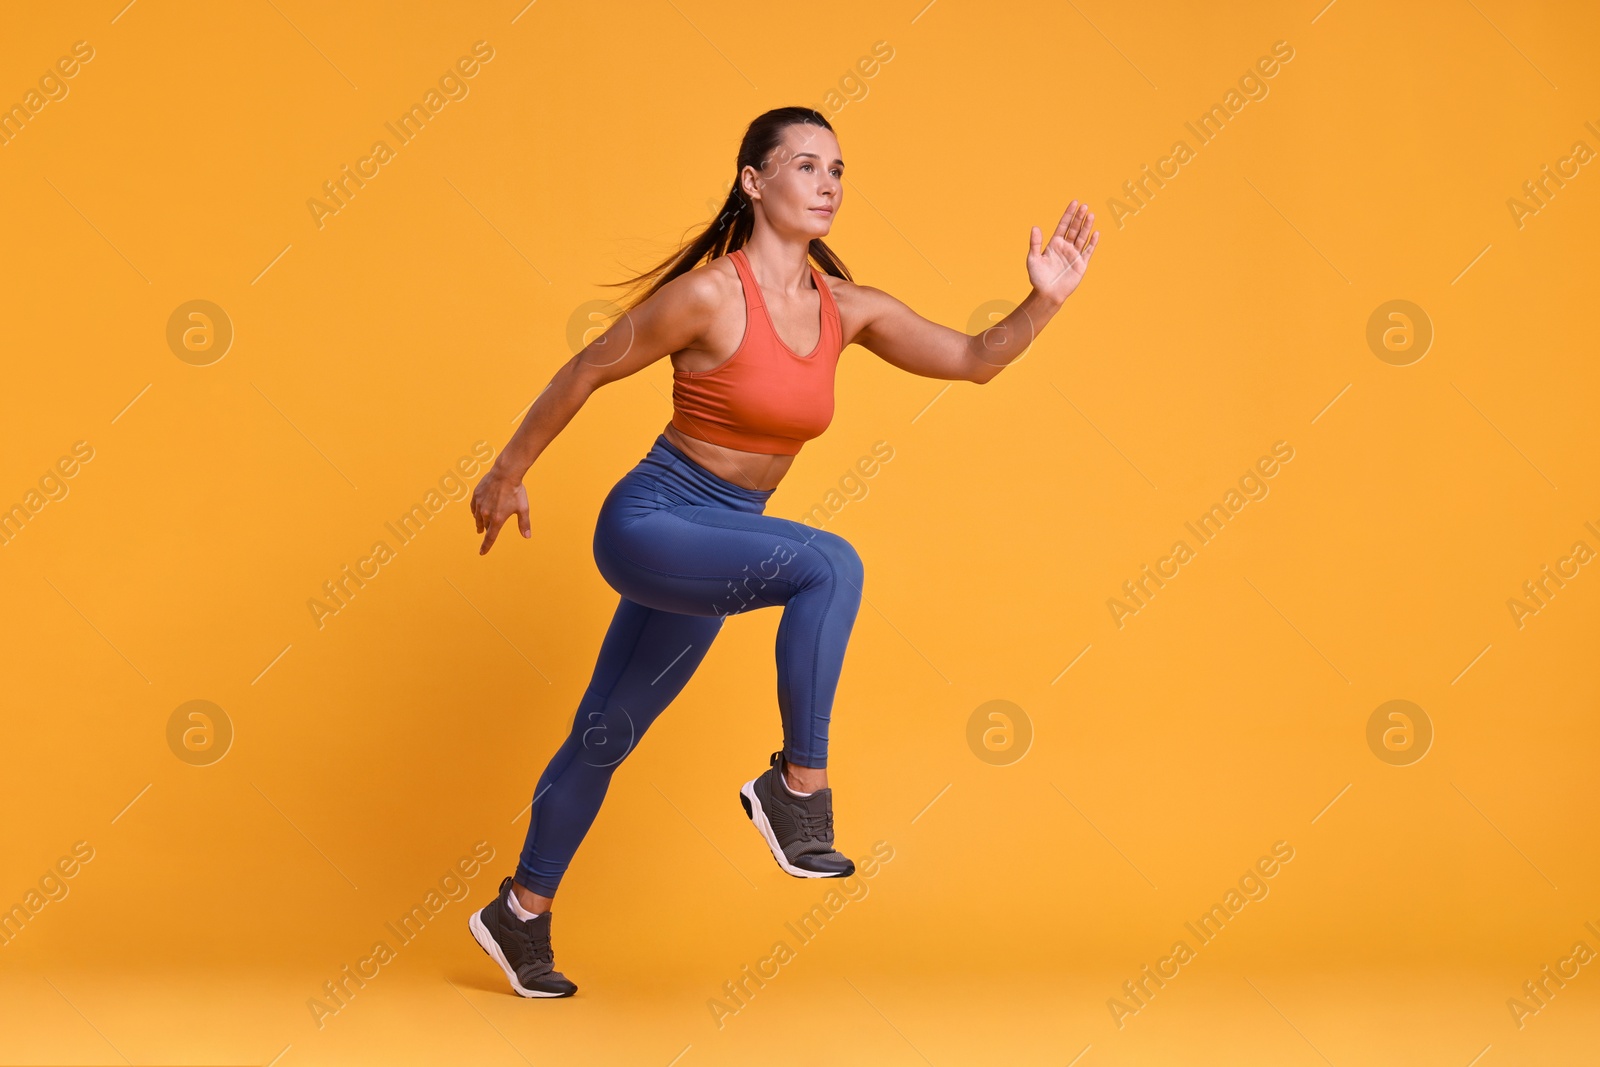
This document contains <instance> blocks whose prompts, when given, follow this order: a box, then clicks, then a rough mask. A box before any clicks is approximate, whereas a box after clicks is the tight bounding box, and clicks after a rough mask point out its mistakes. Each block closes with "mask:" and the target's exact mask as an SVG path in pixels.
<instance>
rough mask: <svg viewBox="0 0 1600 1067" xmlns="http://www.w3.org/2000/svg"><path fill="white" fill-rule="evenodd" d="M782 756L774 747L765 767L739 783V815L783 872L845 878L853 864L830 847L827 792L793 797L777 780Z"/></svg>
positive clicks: (830, 804)
mask: <svg viewBox="0 0 1600 1067" xmlns="http://www.w3.org/2000/svg"><path fill="white" fill-rule="evenodd" d="M782 760H783V750H782V749H779V750H778V751H777V752H774V753H773V754H772V759H771V761H770V763H771V766H769V767H768V768H767V769H766V770H765V771H763V772H761V774H760V776H758V777H756V778H752V779H751V780H750V781H748V782H746V783H745V784H744V785H743V786H741V787H740V789H739V803H740V804H742V805H744V813H745V814H746V815H748V816H750V821H751V822H753V823H755V826H756V829H757V830H759V831H761V836H762V838H763V839H764V840H765V841H766V842H767V847H768V848H770V849H771V850H772V858H773V859H775V860H777V861H778V866H779V867H782V868H783V869H784V870H785V871H787V872H788V873H790V874H792V875H794V876H795V877H796V878H848V877H849V876H850V875H852V874H854V873H855V872H856V865H855V864H854V863H852V862H851V861H850V857H848V856H846V855H845V854H844V853H842V852H837V851H835V850H834V847H833V790H832V789H828V788H824V789H818V790H817V791H816V792H814V793H812V794H811V795H810V796H808V797H797V796H795V795H794V794H793V793H791V792H790V791H789V787H788V785H786V784H785V783H784V781H783V763H782Z"/></svg>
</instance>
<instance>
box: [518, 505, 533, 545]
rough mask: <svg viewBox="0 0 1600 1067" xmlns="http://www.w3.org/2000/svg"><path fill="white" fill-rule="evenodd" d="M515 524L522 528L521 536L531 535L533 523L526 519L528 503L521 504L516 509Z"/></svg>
mask: <svg viewBox="0 0 1600 1067" xmlns="http://www.w3.org/2000/svg"><path fill="white" fill-rule="evenodd" d="M517 525H518V526H520V527H521V528H522V536H523V537H532V536H533V524H532V523H531V522H529V521H528V505H527V504H523V505H522V506H521V507H520V508H518V509H517Z"/></svg>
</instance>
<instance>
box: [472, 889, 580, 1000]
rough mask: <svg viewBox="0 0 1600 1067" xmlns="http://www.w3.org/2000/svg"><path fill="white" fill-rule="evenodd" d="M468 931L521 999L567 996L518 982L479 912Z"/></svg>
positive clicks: (474, 915)
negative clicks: (541, 990)
mask: <svg viewBox="0 0 1600 1067" xmlns="http://www.w3.org/2000/svg"><path fill="white" fill-rule="evenodd" d="M497 902H498V900H497ZM467 929H468V930H471V931H472V939H473V940H474V941H476V942H477V943H478V947H479V948H481V949H483V951H485V952H487V953H488V954H489V958H490V959H492V960H494V961H495V962H496V963H498V964H499V965H500V969H501V970H502V971H504V972H506V978H507V979H509V980H510V982H511V988H512V990H513V991H515V992H516V994H517V995H518V996H519V997H560V996H565V995H566V994H564V993H541V992H538V991H537V990H533V989H528V988H526V987H525V986H523V984H522V983H521V982H519V981H517V972H516V971H514V970H512V969H511V964H510V963H509V962H508V961H507V960H506V954H505V953H504V952H501V951H500V946H499V945H497V944H496V943H495V940H494V938H493V937H492V936H490V934H489V928H488V927H487V926H485V925H483V920H482V919H480V918H478V913H477V912H473V913H472V917H471V918H470V919H468V920H467Z"/></svg>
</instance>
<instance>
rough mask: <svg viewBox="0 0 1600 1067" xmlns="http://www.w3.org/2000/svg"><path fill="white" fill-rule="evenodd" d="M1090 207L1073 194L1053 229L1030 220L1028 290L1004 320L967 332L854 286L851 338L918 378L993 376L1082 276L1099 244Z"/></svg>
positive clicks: (1030, 339)
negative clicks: (858, 320) (1046, 232)
mask: <svg viewBox="0 0 1600 1067" xmlns="http://www.w3.org/2000/svg"><path fill="white" fill-rule="evenodd" d="M1093 223H1094V212H1092V211H1090V210H1089V205H1088V204H1083V205H1081V206H1080V205H1079V203H1078V201H1076V200H1074V201H1073V202H1072V203H1071V204H1069V205H1068V206H1067V210H1066V212H1065V213H1063V214H1062V216H1061V221H1060V223H1059V224H1057V226H1056V230H1055V233H1054V234H1052V235H1051V237H1050V241H1049V243H1048V244H1045V245H1043V246H1042V247H1041V237H1042V236H1043V235H1042V233H1041V231H1040V230H1039V227H1037V226H1035V227H1033V230H1032V232H1031V233H1030V234H1029V237H1028V280H1029V281H1031V282H1032V283H1033V291H1032V292H1030V293H1029V294H1028V295H1027V296H1026V297H1024V298H1023V300H1022V303H1020V304H1018V305H1017V307H1016V309H1015V310H1014V311H1012V312H1011V314H1009V315H1007V316H1006V317H1005V318H1004V319H1001V320H1000V321H999V322H997V323H995V324H994V325H993V326H991V327H989V328H988V329H986V330H984V331H983V332H982V333H980V334H976V335H972V334H966V333H962V332H961V331H960V330H953V329H951V328H950V327H948V326H941V325H939V324H938V323H936V322H930V321H929V320H927V319H925V318H923V317H922V316H921V315H918V314H917V313H916V312H915V311H912V310H911V309H910V308H909V307H907V306H906V305H905V304H903V303H901V302H900V301H899V300H896V299H895V298H894V297H892V296H890V295H889V294H888V293H886V292H884V291H883V290H881V289H874V288H873V287H872V286H870V285H858V286H855V287H854V288H855V292H854V293H853V294H852V296H853V297H854V298H855V300H856V303H857V304H858V306H859V308H860V309H861V310H860V313H861V315H862V316H863V323H862V326H861V328H860V330H859V331H858V332H857V334H856V336H855V338H854V341H855V343H856V344H859V345H861V346H862V347H863V348H865V349H867V350H868V351H869V352H872V353H873V354H875V355H877V356H878V357H879V358H881V359H882V360H883V361H884V362H886V363H889V364H892V365H893V366H896V367H899V368H900V369H901V370H905V371H910V372H911V373H912V374H919V375H921V376H923V377H924V378H942V379H946V380H950V381H968V382H976V383H978V384H979V385H982V384H983V383H984V382H987V381H989V380H990V379H992V378H994V376H995V375H997V374H999V373H1000V372H1001V371H1002V370H1004V369H1005V368H1006V367H1007V366H1008V365H1009V364H1010V363H1012V362H1013V361H1014V360H1015V359H1016V358H1017V357H1018V356H1019V355H1021V354H1022V353H1023V352H1024V351H1026V350H1027V347H1028V346H1029V345H1030V344H1032V343H1033V341H1034V339H1035V338H1036V337H1037V336H1038V334H1039V331H1040V330H1042V329H1044V327H1045V324H1046V323H1048V322H1049V321H1050V320H1051V319H1052V318H1054V317H1055V314H1056V312H1058V311H1060V310H1061V305H1062V304H1064V303H1065V302H1066V299H1067V297H1069V296H1071V295H1072V293H1073V291H1074V290H1075V289H1077V287H1078V283H1079V282H1081V281H1082V280H1083V276H1084V273H1085V272H1086V271H1087V270H1088V269H1089V257H1090V256H1092V255H1093V254H1094V250H1095V246H1096V245H1098V244H1099V243H1100V231H1098V230H1092V229H1091V226H1092V225H1093Z"/></svg>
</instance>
